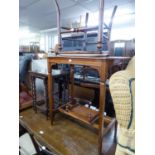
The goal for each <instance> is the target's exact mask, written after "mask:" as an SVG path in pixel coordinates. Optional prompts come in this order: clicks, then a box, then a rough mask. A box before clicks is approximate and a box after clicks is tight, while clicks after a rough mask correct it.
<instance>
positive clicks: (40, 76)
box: [29, 70, 66, 119]
mask: <svg viewBox="0 0 155 155" xmlns="http://www.w3.org/2000/svg"><path fill="white" fill-rule="evenodd" d="M29 73H30V76H31V81H32V97H33V108H34V110H35V112H37V96H36V83H35V79H37V78H38V79H41V80H43V83H44V87H45V98H44V101H45V106H44V107H40V108H39V109H40V110H41V111H43V112H45V114H46V118H47V119H48V114H49V103H48V83H47V81H48V73H41V72H34V71H29ZM51 75H52V77H53V78H59V77H62V76H64V75H66V72H64V71H61V70H52V74H51ZM59 85H60V84H59ZM59 92H61V86H59ZM51 93H52V92H51ZM60 94H61V93H60ZM60 94H59V98H60V97H62V95H60Z"/></svg>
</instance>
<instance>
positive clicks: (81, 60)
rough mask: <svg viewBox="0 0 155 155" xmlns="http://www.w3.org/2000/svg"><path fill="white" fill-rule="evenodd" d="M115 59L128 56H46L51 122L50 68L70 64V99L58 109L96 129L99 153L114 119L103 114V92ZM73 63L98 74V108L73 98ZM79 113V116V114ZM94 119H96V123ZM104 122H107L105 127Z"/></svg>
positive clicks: (52, 106)
mask: <svg viewBox="0 0 155 155" xmlns="http://www.w3.org/2000/svg"><path fill="white" fill-rule="evenodd" d="M115 60H117V61H124V62H125V61H128V60H130V58H129V57H110V56H107V57H104V56H102V57H86V56H72V55H68V56H65V55H58V56H54V57H48V95H49V112H50V117H51V124H53V121H54V110H55V109H54V102H53V96H52V95H51V94H52V93H51V92H52V91H53V86H52V83H53V77H52V76H51V68H52V66H53V65H55V64H70V80H71V88H70V89H71V90H70V97H71V101H70V102H69V103H67V104H66V107H60V108H59V111H60V112H62V113H64V114H66V115H68V116H70V117H72V118H74V119H76V120H78V121H80V122H82V123H84V124H86V125H88V126H91V127H93V128H95V129H96V130H97V133H98V152H99V155H101V154H102V141H103V137H104V135H105V134H106V133H107V132H108V131H109V130H110V129H111V127H112V126H113V125H114V124H115V122H116V119H115V118H113V119H110V118H109V117H105V116H104V115H103V113H104V109H105V92H106V84H105V82H106V79H107V75H108V69H109V67H110V66H111V65H112V64H113V62H114V61H115ZM74 65H83V66H90V67H91V68H93V69H96V70H97V71H98V73H99V76H100V81H99V89H100V94H99V110H98V111H95V110H92V109H89V108H87V107H85V106H81V105H78V103H76V101H75V100H74ZM80 115H81V116H80ZM96 121H98V122H97V123H96ZM105 124H107V126H106V127H104V126H105Z"/></svg>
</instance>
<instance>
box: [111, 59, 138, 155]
mask: <svg viewBox="0 0 155 155" xmlns="http://www.w3.org/2000/svg"><path fill="white" fill-rule="evenodd" d="M109 86H110V92H111V96H112V100H113V104H114V108H115V112H116V119H117V122H118V139H117V147H116V153H115V155H134V154H135V57H133V58H132V59H131V60H130V61H129V63H128V66H127V67H126V69H125V70H122V71H118V72H116V73H114V74H113V75H112V76H111V77H110V81H109Z"/></svg>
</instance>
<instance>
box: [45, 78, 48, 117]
mask: <svg viewBox="0 0 155 155" xmlns="http://www.w3.org/2000/svg"><path fill="white" fill-rule="evenodd" d="M44 87H45V106H46V119H47V120H48V112H49V106H48V88H47V78H46V79H44Z"/></svg>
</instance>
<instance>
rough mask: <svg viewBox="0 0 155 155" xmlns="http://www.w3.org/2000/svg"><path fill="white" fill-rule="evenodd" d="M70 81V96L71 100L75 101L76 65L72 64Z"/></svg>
mask: <svg viewBox="0 0 155 155" xmlns="http://www.w3.org/2000/svg"><path fill="white" fill-rule="evenodd" d="M70 81H71V89H70V97H71V101H73V99H74V65H70Z"/></svg>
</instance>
